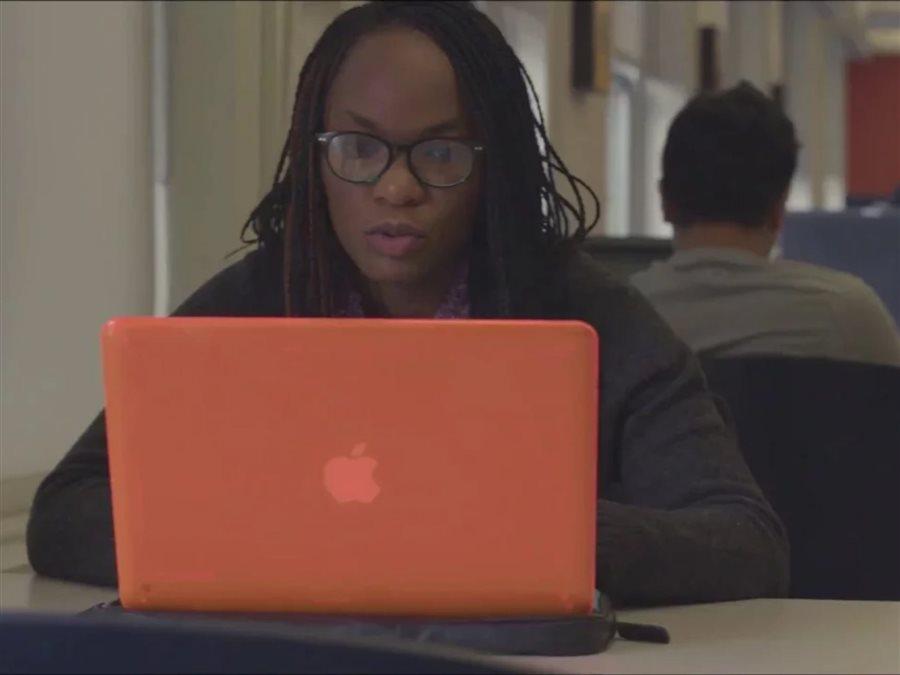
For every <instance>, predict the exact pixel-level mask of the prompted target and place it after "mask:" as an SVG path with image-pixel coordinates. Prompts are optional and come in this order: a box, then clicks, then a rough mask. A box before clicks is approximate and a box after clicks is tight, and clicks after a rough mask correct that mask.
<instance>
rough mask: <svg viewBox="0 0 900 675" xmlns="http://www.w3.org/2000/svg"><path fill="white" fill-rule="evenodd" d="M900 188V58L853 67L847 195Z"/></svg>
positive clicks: (855, 63)
mask: <svg viewBox="0 0 900 675" xmlns="http://www.w3.org/2000/svg"><path fill="white" fill-rule="evenodd" d="M898 187H900V56H894V55H890V56H887V55H885V56H876V57H873V58H869V59H861V60H859V61H851V62H850V63H848V64H847V193H848V194H850V195H859V196H862V195H866V196H868V195H890V194H892V193H893V192H894V190H896V189H897V188H898Z"/></svg>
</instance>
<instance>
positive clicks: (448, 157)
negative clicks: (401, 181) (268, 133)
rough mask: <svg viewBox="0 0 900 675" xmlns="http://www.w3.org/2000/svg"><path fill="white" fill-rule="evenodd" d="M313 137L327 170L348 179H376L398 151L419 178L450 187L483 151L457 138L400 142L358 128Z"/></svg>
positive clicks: (468, 171)
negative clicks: (404, 154)
mask: <svg viewBox="0 0 900 675" xmlns="http://www.w3.org/2000/svg"><path fill="white" fill-rule="evenodd" d="M315 138H316V142H317V143H319V144H320V145H322V146H324V147H325V158H326V160H327V161H328V167H329V168H330V169H331V172H332V173H333V174H334V175H335V176H337V177H338V178H340V179H342V180H345V181H347V182H349V183H368V184H372V183H377V182H378V180H379V179H380V178H381V177H382V176H383V175H384V173H385V172H386V171H387V170H388V167H390V166H391V165H393V163H394V158H395V157H396V156H397V154H398V153H401V152H402V153H406V162H407V166H408V167H409V170H410V171H411V172H412V174H413V175H414V176H415V177H416V178H417V179H418V180H419V182H421V183H424V184H425V185H430V186H431V187H437V188H447V187H453V186H454V185H459V184H460V183H464V182H465V181H467V180H468V179H469V176H471V175H472V170H473V169H474V167H475V157H476V156H477V155H478V154H480V153H482V152H484V146H483V145H480V144H479V143H475V142H473V141H466V140H462V139H457V138H429V139H426V140H422V141H418V142H416V143H409V144H404V145H395V144H393V143H389V142H388V141H386V140H384V139H383V138H378V136H373V135H371V134H365V133H361V132H358V131H330V132H327V133H322V134H316V137H315Z"/></svg>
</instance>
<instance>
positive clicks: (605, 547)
mask: <svg viewBox="0 0 900 675" xmlns="http://www.w3.org/2000/svg"><path fill="white" fill-rule="evenodd" d="M571 284H572V307H573V311H574V313H575V314H576V316H578V317H579V318H582V319H583V320H585V321H588V322H589V323H591V324H592V325H594V327H595V328H596V329H597V331H598V334H599V335H600V343H601V363H602V366H601V373H602V375H601V382H600V392H601V409H600V460H601V461H600V467H601V475H600V497H601V498H600V501H599V503H598V537H597V542H598V543H597V584H598V587H599V588H601V589H602V590H604V591H606V592H607V593H608V594H609V595H610V596H611V597H612V598H613V599H614V600H615V601H617V602H618V603H619V604H629V605H638V604H668V603H682V602H707V601H717V600H729V599H737V598H748V597H754V596H781V595H784V594H785V593H786V592H787V586H788V569H789V566H788V543H787V536H786V533H785V529H784V526H783V524H782V523H781V521H780V520H779V518H778V517H777V515H776V514H775V513H774V511H773V510H772V508H771V506H770V505H769V504H768V502H767V501H766V499H765V498H764V496H763V495H762V492H761V491H760V489H759V487H758V486H757V484H756V481H755V480H754V478H753V476H752V475H751V474H750V471H749V470H748V468H747V465H746V463H745V462H744V460H743V457H742V455H741V454H740V452H739V449H738V445H737V441H736V438H735V435H734V433H733V431H732V429H731V428H730V427H729V425H728V424H727V423H726V422H725V419H724V417H723V412H724V406H723V404H721V403H720V402H719V401H717V400H716V398H715V397H714V396H713V394H711V392H710V391H709V389H708V388H707V385H706V381H705V377H704V375H703V373H702V370H701V369H700V366H699V364H698V362H697V359H696V358H695V357H694V355H693V354H692V353H691V352H690V350H689V349H688V348H687V347H686V346H685V345H684V344H683V343H682V342H681V341H680V340H678V339H677V338H676V337H675V335H674V334H673V333H672V331H671V330H670V329H669V327H668V326H667V325H666V324H665V322H664V321H663V320H662V319H661V318H660V317H659V316H658V315H657V314H656V312H655V311H654V310H653V309H652V307H651V306H650V305H649V304H648V303H647V302H646V300H644V299H643V297H642V296H641V295H640V293H638V292H637V291H636V290H634V289H633V288H631V287H630V286H628V285H624V284H620V283H618V282H615V281H613V280H612V279H611V278H610V277H609V276H608V275H606V274H605V273H604V272H602V271H601V270H600V269H599V268H598V267H597V265H596V263H594V262H592V261H588V260H587V259H585V258H580V259H579V261H578V263H577V264H576V265H574V266H573V274H572V276H571ZM726 414H727V413H726Z"/></svg>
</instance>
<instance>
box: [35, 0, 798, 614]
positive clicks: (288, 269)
mask: <svg viewBox="0 0 900 675" xmlns="http://www.w3.org/2000/svg"><path fill="white" fill-rule="evenodd" d="M536 101H537V98H536V97H535V95H534V90H533V88H532V87H530V80H529V79H528V75H527V73H526V72H525V70H524V67H523V66H522V64H521V62H520V61H519V59H518V58H517V57H516V55H515V53H514V52H513V50H512V49H511V48H510V46H509V44H507V42H506V41H505V40H504V38H503V36H502V34H501V33H500V31H499V30H498V29H497V27H496V26H494V24H492V23H491V22H490V21H489V20H488V19H487V17H485V16H484V15H483V14H482V13H481V12H479V11H478V10H477V9H476V8H475V7H474V6H473V5H472V4H471V3H469V2H373V3H370V4H366V5H361V6H359V7H356V8H354V9H351V10H348V11H347V12H345V13H344V14H342V15H341V16H340V17H338V18H337V19H336V20H335V21H334V22H333V23H332V24H331V25H330V26H329V27H328V28H327V29H326V30H325V32H324V34H323V35H322V36H321V38H320V39H319V40H318V42H317V43H316V45H315V47H314V48H313V50H312V52H311V53H310V55H309V57H308V58H307V60H306V63H305V64H304V66H303V69H302V70H301V72H300V76H299V81H298V85H297V93H296V98H295V103H294V111H293V115H292V125H291V128H290V130H289V132H288V134H287V139H286V141H285V144H284V150H283V152H282V155H281V160H280V161H279V163H278V168H277V170H276V171H275V177H274V181H273V185H272V187H271V190H270V191H269V193H268V194H267V195H266V196H265V197H264V198H263V199H262V201H261V202H260V204H259V205H258V206H257V207H256V208H255V209H254V210H253V211H252V213H251V214H250V217H249V220H248V222H247V224H246V225H245V229H244V234H245V235H246V240H248V241H250V242H253V243H255V244H256V248H255V249H254V250H252V251H251V252H250V253H248V254H247V255H246V256H245V257H244V258H243V259H242V260H240V261H238V262H236V263H234V264H233V265H232V266H231V267H229V268H227V269H225V270H224V271H222V272H220V273H219V274H218V275H216V276H215V277H214V278H212V279H211V280H210V281H208V282H207V283H206V284H205V285H203V286H202V287H201V288H200V289H198V290H197V291H196V292H195V293H194V295H193V296H192V297H190V298H189V299H188V300H187V301H186V302H185V303H184V304H183V305H182V306H181V307H179V308H178V309H177V310H176V312H175V314H176V315H179V316H243V317H253V316H282V317H284V316H291V317H292V316H303V317H323V316H328V317H362V318H367V317H397V318H400V317H417V318H456V319H466V318H476V319H477V318H493V319H526V318H531V319H580V320H582V321H585V322H587V323H589V324H590V325H592V326H593V327H594V328H595V329H596V331H597V332H598V333H599V335H600V338H601V345H602V347H601V349H602V360H603V368H602V376H601V380H600V381H599V382H598V386H599V387H600V388H601V398H602V404H601V408H600V410H599V415H600V436H599V438H598V447H599V461H600V467H599V475H598V485H599V495H600V499H599V502H598V504H597V514H598V525H597V528H598V529H597V567H596V579H597V586H598V587H599V588H600V589H601V590H603V591H605V592H606V593H608V594H609V595H610V596H611V597H612V599H613V600H614V601H616V602H618V603H620V604H646V603H656V604H659V603H675V602H704V601H714V600H726V599H736V598H747V597H754V596H770V597H771V596H779V595H784V594H785V593H786V591H787V587H788V542H787V537H786V533H785V530H784V526H783V524H782V523H781V521H780V520H779V518H778V516H777V515H776V514H775V513H774V512H773V510H772V508H771V506H770V505H769V504H768V503H767V502H766V500H765V498H764V497H763V495H762V493H761V492H760V489H759V487H758V485H757V484H756V482H755V480H754V479H753V476H752V475H751V474H750V472H749V470H748V469H747V466H746V464H745V463H744V460H743V458H742V456H741V454H740V452H739V450H738V447H737V442H736V440H735V437H734V434H733V432H732V430H731V429H730V428H729V427H728V426H727V425H726V424H725V422H724V421H723V418H722V416H721V413H720V410H719V408H718V407H717V405H716V401H715V399H714V397H713V396H712V395H711V394H710V392H709V390H708V389H707V388H706V384H705V382H704V379H703V375H702V372H701V370H700V367H699V365H698V363H697V360H696V358H695V357H694V355H693V354H692V353H691V352H690V350H689V349H688V348H687V347H686V346H685V345H684V344H683V343H682V342H681V341H680V340H678V339H677V338H676V337H675V336H674V335H673V334H672V332H671V330H670V329H669V328H668V326H666V324H665V322H663V321H662V320H661V319H660V318H659V316H658V315H657V314H656V313H655V312H654V311H653V309H652V308H651V307H650V305H649V304H648V303H647V301H646V300H644V298H642V297H641V296H640V294H639V293H637V292H636V291H635V290H634V289H632V288H630V287H628V286H627V285H625V284H621V283H618V282H616V281H614V280H613V279H612V278H611V277H610V276H609V275H607V274H606V273H605V272H604V271H603V270H602V269H600V268H599V267H598V266H597V265H596V263H594V262H593V261H592V260H591V259H590V258H589V257H588V256H587V255H586V254H584V253H583V252H582V251H580V244H581V242H582V241H583V239H584V237H585V234H586V232H587V231H588V230H589V229H590V227H591V226H592V225H593V223H594V222H595V221H596V215H595V214H594V213H591V212H590V211H589V210H588V209H587V208H586V206H588V205H589V204H590V202H586V201H585V198H588V199H589V198H590V197H591V196H592V193H590V191H589V190H587V191H586V190H585V189H584V185H583V183H581V182H580V181H579V180H578V179H577V178H576V177H574V176H573V175H572V174H571V173H570V172H569V171H568V170H567V169H566V167H565V164H564V162H563V160H562V159H561V158H560V157H559V156H558V155H557V154H556V152H555V151H554V149H553V146H552V144H551V143H550V142H549V139H548V138H547V134H546V130H545V127H544V123H543V117H542V115H541V113H540V108H539V107H538V105H537V103H536ZM557 177H560V178H561V179H562V180H564V181H565V182H566V183H567V184H568V185H569V186H570V187H571V188H572V190H573V192H574V194H575V196H576V198H575V199H574V201H572V202H569V201H567V200H565V199H564V198H563V197H562V196H560V194H559V192H558V191H557V187H556V184H555V180H556V178H557ZM595 200H596V198H594V200H593V201H595ZM595 205H596V204H595ZM596 210H597V209H592V210H591V211H596ZM247 358H248V359H253V358H254V355H253V354H247ZM272 395H273V397H283V396H286V395H289V394H286V393H285V392H273V393H272ZM297 404H298V405H302V402H298V403H297ZM347 414H352V411H350V412H348V413H347ZM447 424H448V425H452V424H454V420H453V419H452V417H448V419H447ZM250 451H252V452H254V453H256V454H257V455H258V457H259V461H260V462H265V457H266V448H265V446H264V445H263V446H261V447H259V448H252V449H250ZM160 452H165V449H164V448H161V449H160ZM547 452H549V453H552V452H554V449H553V448H552V447H548V448H547ZM179 470H180V466H179V463H178V458H177V457H172V472H173V473H175V472H178V471H179ZM198 480H201V479H200V478H198ZM110 502H111V500H110V483H109V466H108V459H107V439H106V425H105V421H104V416H103V413H101V414H100V415H99V416H98V417H97V418H96V419H95V420H94V422H93V423H92V424H91V425H90V426H89V427H88V429H87V430H86V431H85V433H84V434H83V435H82V436H81V438H80V439H78V441H77V442H76V443H75V445H74V446H73V447H72V448H71V450H70V451H69V452H68V454H66V456H65V457H64V458H63V459H62V461H61V462H60V463H59V465H58V466H57V467H56V468H55V469H54V470H53V472H52V473H51V474H50V475H49V476H48V477H47V478H46V479H45V480H44V482H43V483H42V484H41V486H40V487H39V489H38V491H37V495H36V497H35V500H34V504H33V506H32V510H31V517H30V520H29V523H28V533H27V542H28V555H29V558H30V561H31V564H32V566H33V567H34V569H35V570H36V571H37V572H38V573H41V574H45V575H49V576H54V577H61V578H64V579H70V580H75V581H86V582H89V583H99V584H115V583H116V558H115V548H114V533H113V527H112V517H111V503H110ZM439 526H440V525H439V524H436V527H439ZM519 526H521V527H528V524H527V523H520V524H519ZM361 553H362V552H361Z"/></svg>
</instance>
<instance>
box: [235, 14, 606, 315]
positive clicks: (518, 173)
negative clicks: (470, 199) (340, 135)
mask: <svg viewBox="0 0 900 675" xmlns="http://www.w3.org/2000/svg"><path fill="white" fill-rule="evenodd" d="M392 26H404V27H409V28H412V29H415V30H418V31H420V32H422V33H424V34H426V35H428V36H429V37H430V38H431V39H432V40H434V41H435V43H436V44H437V45H438V46H439V47H440V48H441V49H442V50H443V51H444V52H445V53H446V55H447V57H448V58H449V60H450V63H451V64H452V65H453V67H454V69H455V72H456V74H457V78H458V81H459V86H460V90H461V94H462V96H463V98H464V102H465V103H466V104H467V105H468V107H469V111H470V113H471V116H472V119H473V120H474V122H475V125H476V129H477V133H478V135H479V137H480V138H479V140H481V141H482V142H484V143H485V144H486V146H487V152H486V153H485V154H486V157H485V171H484V186H483V190H482V204H481V206H480V208H479V212H478V213H479V216H478V218H479V222H478V223H477V224H476V227H475V231H474V234H473V240H472V252H471V258H470V262H469V269H470V279H469V283H470V296H471V298H472V309H473V315H475V316H498V317H515V316H523V317H524V316H538V315H540V314H541V312H542V310H543V304H544V299H545V298H546V294H547V292H549V291H547V288H548V285H549V282H548V279H549V276H548V275H549V273H550V270H551V268H552V267H553V266H554V265H555V264H556V263H557V262H558V261H559V259H560V256H561V255H564V254H567V253H569V252H571V251H572V250H573V249H574V248H575V247H576V246H577V244H579V243H580V242H581V241H582V240H583V239H584V237H585V235H586V234H587V232H588V231H589V230H590V229H591V228H592V227H593V226H594V224H595V223H596V221H597V219H598V218H599V202H598V201H597V197H596V195H595V194H594V192H593V191H592V190H591V189H590V188H589V187H588V186H587V185H586V184H585V183H584V182H583V181H581V180H580V179H579V178H577V177H576V176H573V175H572V174H571V173H570V172H569V171H568V169H566V167H565V164H564V163H563V161H562V159H560V157H559V155H557V153H556V151H555V150H554V149H553V146H552V145H551V144H550V140H549V139H548V138H547V130H546V128H545V125H544V119H543V114H542V113H541V111H540V106H539V105H538V102H537V98H536V95H535V93H534V86H533V85H532V83H531V79H530V78H529V77H528V74H527V72H526V71H525V68H524V66H523V65H522V63H521V61H520V60H519V59H518V57H517V56H516V55H515V53H514V52H513V50H512V48H511V47H510V46H509V44H507V42H506V40H505V39H504V38H503V35H502V34H501V33H500V31H499V30H498V29H497V27H496V26H495V25H494V24H493V23H492V22H491V21H490V20H489V19H488V18H487V17H486V16H484V15H483V14H482V13H481V12H479V11H478V10H477V9H476V8H475V7H474V6H473V5H472V4H471V3H470V2H464V1H451V2H432V1H409V0H407V1H383V2H371V3H368V4H366V5H362V6H359V7H356V8H354V9H351V10H349V11H347V12H344V13H343V14H341V15H340V16H339V17H337V18H336V19H335V20H334V21H333V22H332V23H331V24H330V25H329V26H328V28H327V29H326V30H325V32H324V33H323V34H322V36H321V37H320V38H319V40H318V42H317V43H316V45H315V47H314V48H313V50H312V52H311V53H310V55H309V57H308V58H307V59H306V62H305V63H304V65H303V68H302V70H301V71H300V77H299V81H298V84H297V91H296V95H295V100H294V109H293V114H292V123H291V129H290V132H289V133H288V137H287V140H286V141H285V144H284V148H283V150H282V152H281V158H280V159H279V162H278V168H277V170H276V172H275V177H274V181H273V184H272V189H271V190H270V191H269V193H268V194H267V195H266V196H265V197H264V198H263V199H262V201H261V202H260V203H259V205H257V207H256V208H255V209H254V210H253V212H252V213H251V214H250V216H249V218H248V219H247V222H246V223H245V224H244V227H243V230H242V232H241V240H242V241H243V242H244V243H245V244H251V243H259V244H260V245H261V246H262V247H264V248H269V249H272V250H277V249H278V248H279V247H281V246H283V248H282V252H283V258H284V269H283V274H284V277H283V284H284V296H285V313H286V314H287V315H288V316H292V315H302V316H333V315H334V312H335V310H336V305H337V303H338V302H339V299H338V298H339V294H340V293H341V289H344V288H346V287H347V285H348V284H350V283H352V281H351V278H352V272H351V270H352V266H351V265H350V264H349V259H348V257H347V256H346V254H345V253H344V252H343V249H342V248H341V246H340V244H339V242H338V241H337V237H336V235H335V234H334V231H333V230H332V227H331V224H330V222H329V218H328V211H327V205H326V201H325V191H324V187H323V184H322V178H321V173H320V163H319V161H318V155H317V152H316V144H315V143H314V141H313V137H314V135H315V134H316V133H318V132H321V131H324V126H323V125H324V109H325V99H326V96H327V93H328V90H329V88H330V86H331V83H332V82H333V81H334V78H335V76H336V74H337V71H338V69H339V68H340V66H341V64H342V62H343V61H344V58H345V57H346V55H347V53H348V51H349V50H350V49H351V48H352V47H353V45H354V44H355V43H356V42H357V41H358V40H359V38H360V37H362V36H363V35H366V34H369V33H371V32H374V31H377V30H380V29H384V28H388V27H392ZM557 174H558V175H561V176H562V177H563V178H564V179H565V180H566V181H567V182H568V183H569V185H570V186H571V188H572V193H573V194H574V195H575V203H574V204H573V203H571V202H570V201H569V200H567V199H565V198H564V197H563V196H562V195H560V194H559V192H558V191H557V189H556V186H555V183H554V176H555V175H557ZM582 191H586V192H587V195H588V196H589V197H590V198H591V199H592V200H593V202H594V204H593V206H594V209H593V215H592V219H591V221H590V222H588V213H587V208H586V204H585V201H584V198H583V196H582Z"/></svg>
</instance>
